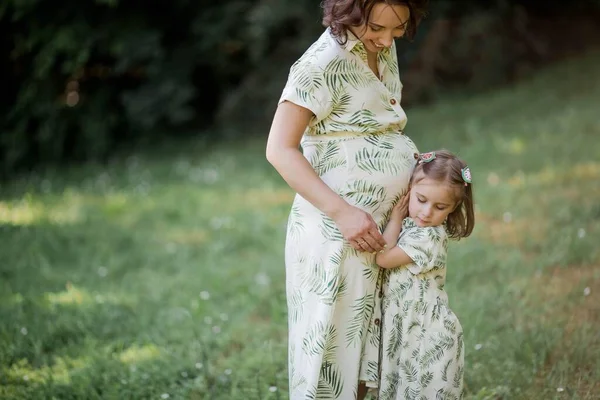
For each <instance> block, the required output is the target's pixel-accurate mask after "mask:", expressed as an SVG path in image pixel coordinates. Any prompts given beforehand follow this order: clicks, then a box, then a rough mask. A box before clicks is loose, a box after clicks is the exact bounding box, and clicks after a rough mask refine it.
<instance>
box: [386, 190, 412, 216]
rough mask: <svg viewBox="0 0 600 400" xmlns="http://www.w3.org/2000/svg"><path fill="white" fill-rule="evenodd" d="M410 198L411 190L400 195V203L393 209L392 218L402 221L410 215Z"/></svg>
mask: <svg viewBox="0 0 600 400" xmlns="http://www.w3.org/2000/svg"><path fill="white" fill-rule="evenodd" d="M409 200H410V192H409V193H406V194H405V195H404V196H402V197H400V200H398V203H396V205H395V206H394V208H393V209H392V215H391V216H390V219H392V220H394V221H400V222H402V221H403V220H404V218H406V217H408V202H409Z"/></svg>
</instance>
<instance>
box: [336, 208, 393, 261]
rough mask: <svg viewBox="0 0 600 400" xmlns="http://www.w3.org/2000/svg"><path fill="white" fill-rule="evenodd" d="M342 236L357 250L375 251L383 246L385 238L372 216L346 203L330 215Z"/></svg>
mask: <svg viewBox="0 0 600 400" xmlns="http://www.w3.org/2000/svg"><path fill="white" fill-rule="evenodd" d="M331 218H332V219H333V221H334V222H335V224H336V225H337V227H338V229H339V230H340V232H341V233H342V236H344V238H345V239H346V240H348V242H350V245H351V246H352V247H354V248H355V249H356V250H358V251H368V252H369V253H375V252H378V251H380V250H382V249H383V248H384V247H385V245H386V244H385V240H384V239H383V236H382V235H381V233H380V232H379V228H378V227H377V224H376V223H375V220H374V219H373V217H372V216H371V215H370V214H368V213H366V212H365V211H363V210H361V209H360V208H358V207H354V206H351V205H348V206H347V207H345V208H344V209H342V210H340V211H338V212H337V213H335V214H334V215H332V216H331Z"/></svg>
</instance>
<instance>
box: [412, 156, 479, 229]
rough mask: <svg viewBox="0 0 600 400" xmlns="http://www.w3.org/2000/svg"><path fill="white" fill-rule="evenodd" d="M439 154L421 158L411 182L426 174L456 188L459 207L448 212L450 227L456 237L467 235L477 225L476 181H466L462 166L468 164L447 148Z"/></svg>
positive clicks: (416, 181)
mask: <svg viewBox="0 0 600 400" xmlns="http://www.w3.org/2000/svg"><path fill="white" fill-rule="evenodd" d="M434 153H435V158H434V159H433V160H431V161H429V162H424V161H422V160H419V161H418V162H417V166H416V167H415V170H414V171H413V174H412V178H411V180H410V184H411V186H412V185H414V184H416V183H419V182H420V181H421V180H423V179H425V178H429V179H431V180H433V181H436V182H440V183H442V184H447V185H449V186H450V187H451V188H452V189H453V191H454V199H455V201H456V208H455V209H454V210H453V211H452V212H451V213H450V214H448V219H447V221H446V231H447V232H448V236H449V237H451V238H453V239H460V238H464V237H467V236H469V235H470V234H471V232H472V231H473V227H474V226H475V210H474V203H473V184H472V183H466V182H465V180H464V179H463V174H462V170H463V168H466V167H467V164H466V163H465V162H464V161H463V160H461V159H460V158H458V157H456V156H455V155H454V154H452V153H450V152H449V151H447V150H437V151H435V152H434Z"/></svg>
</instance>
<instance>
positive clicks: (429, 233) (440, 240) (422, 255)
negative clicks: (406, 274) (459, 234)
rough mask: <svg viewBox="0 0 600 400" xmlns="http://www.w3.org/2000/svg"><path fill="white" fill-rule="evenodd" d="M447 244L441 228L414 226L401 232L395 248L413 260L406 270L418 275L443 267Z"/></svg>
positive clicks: (444, 233)
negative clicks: (398, 248)
mask: <svg viewBox="0 0 600 400" xmlns="http://www.w3.org/2000/svg"><path fill="white" fill-rule="evenodd" d="M447 243H448V239H447V235H446V232H445V231H444V228H443V227H440V226H438V227H427V228H420V227H418V226H414V227H411V228H408V229H406V230H403V232H402V234H401V235H400V238H399V239H398V244H397V246H398V247H400V248H401V249H402V250H404V252H405V253H406V254H407V255H408V256H409V257H410V258H411V260H413V262H412V263H411V264H409V265H408V266H407V268H408V270H409V271H410V272H411V273H413V274H414V275H418V274H422V273H425V272H428V271H431V270H432V269H435V268H443V267H445V265H446V248H447Z"/></svg>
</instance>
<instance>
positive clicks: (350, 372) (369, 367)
mask: <svg viewBox="0 0 600 400" xmlns="http://www.w3.org/2000/svg"><path fill="white" fill-rule="evenodd" d="M378 67H379V72H380V75H381V76H380V77H379V78H378V77H377V76H376V75H375V74H374V73H373V72H372V71H371V70H370V69H369V67H368V64H367V53H366V50H365V48H364V46H363V44H362V43H361V42H360V41H359V40H357V39H356V38H355V37H353V36H352V35H351V33H349V38H348V41H347V43H346V44H344V45H340V44H338V43H337V41H336V40H335V39H334V38H333V37H332V36H331V33H330V31H329V30H326V31H325V32H324V33H323V35H322V36H321V37H320V38H319V39H318V40H317V41H316V42H315V43H314V44H313V45H312V46H311V47H310V48H309V49H308V50H307V51H306V53H305V54H304V55H303V56H302V57H301V58H300V59H299V60H298V61H297V62H296V63H294V65H293V66H292V67H291V70H290V74H289V78H288V81H287V84H286V87H285V89H284V91H283V94H282V96H281V99H280V102H283V101H290V102H292V103H295V104H297V105H300V106H302V107H305V108H307V109H309V110H311V111H312V112H313V113H314V114H315V117H314V118H313V119H312V121H311V123H310V124H309V126H308V128H307V130H306V132H305V133H304V136H303V139H302V142H301V144H302V148H303V153H304V156H305V157H306V159H307V160H308V161H309V163H310V164H311V165H312V167H313V168H314V170H315V171H316V173H317V174H318V175H319V176H320V177H321V179H322V180H323V181H324V182H325V183H326V184H327V185H328V186H329V187H330V188H331V189H333V190H334V191H335V192H336V193H338V194H339V195H340V196H341V197H342V198H343V199H345V200H346V201H347V202H349V203H350V204H352V205H354V206H357V207H360V208H361V209H363V210H365V211H366V212H368V213H370V214H371V215H372V216H373V218H374V219H375V221H376V222H377V224H378V226H379V227H380V229H381V228H383V226H385V224H386V222H387V220H388V218H389V214H390V211H391V208H392V206H393V205H394V204H395V202H397V201H398V199H399V197H400V196H401V195H402V194H404V193H405V192H406V190H407V188H408V182H409V178H410V175H411V172H412V170H413V168H414V165H415V158H414V154H415V153H417V149H416V147H415V145H414V143H413V142H412V141H411V140H410V139H409V138H408V137H407V136H405V135H403V134H402V129H404V126H405V124H406V114H405V113H404V111H403V110H402V108H401V107H400V97H401V89H402V85H401V83H400V80H399V77H398V62H397V58H396V51H395V48H392V49H387V50H383V51H381V52H380V53H379V54H378ZM374 260H375V256H374V255H372V254H368V253H363V252H357V251H355V250H354V249H353V248H352V247H351V246H350V244H349V243H348V242H347V241H345V240H344V239H343V237H342V235H341V234H340V231H339V230H338V229H337V227H336V225H335V223H334V222H333V221H332V220H331V219H330V218H328V217H327V216H326V215H324V214H323V213H322V212H321V211H319V210H318V209H317V208H315V207H313V206H312V205H311V204H310V203H309V202H308V201H306V200H305V199H304V198H303V197H301V196H300V195H296V198H295V200H294V203H293V205H292V210H291V214H290V216H289V221H288V226H287V237H286V247H285V263H286V293H287V303H288V322H289V353H288V355H289V385H290V398H291V399H292V400H306V399H343V400H349V399H354V398H356V391H357V385H358V382H359V380H362V381H372V380H376V379H377V372H378V367H377V361H378V360H377V357H378V355H377V350H376V349H378V346H379V324H380V316H379V315H374V313H378V312H380V307H379V303H378V301H379V297H378V296H377V295H378V293H379V292H380V290H379V289H380V286H379V285H380V283H381V277H382V274H381V273H380V269H379V268H378V267H377V266H376V265H375V263H374ZM368 332H370V333H371V335H370V340H369V341H367V333H368ZM368 347H370V348H371V349H375V350H374V351H369V353H370V354H374V356H372V357H371V358H365V357H363V355H364V354H365V353H366V352H367V351H366V349H367V348H368Z"/></svg>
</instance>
